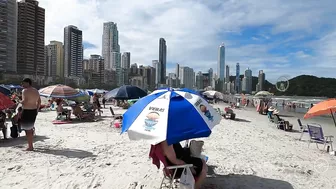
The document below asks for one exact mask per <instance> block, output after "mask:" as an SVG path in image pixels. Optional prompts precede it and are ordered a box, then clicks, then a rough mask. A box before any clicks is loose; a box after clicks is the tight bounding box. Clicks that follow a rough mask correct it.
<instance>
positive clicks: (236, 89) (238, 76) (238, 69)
mask: <svg viewBox="0 0 336 189" xmlns="http://www.w3.org/2000/svg"><path fill="white" fill-rule="evenodd" d="M240 87H241V86H240V66H239V63H237V64H236V82H235V91H236V93H240V91H241V88H240Z"/></svg>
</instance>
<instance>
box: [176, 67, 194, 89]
mask: <svg viewBox="0 0 336 189" xmlns="http://www.w3.org/2000/svg"><path fill="white" fill-rule="evenodd" d="M179 75H180V83H181V85H182V87H183V88H189V89H192V88H194V85H195V72H194V70H193V69H192V68H189V67H186V66H184V67H182V66H181V67H180V74H179Z"/></svg>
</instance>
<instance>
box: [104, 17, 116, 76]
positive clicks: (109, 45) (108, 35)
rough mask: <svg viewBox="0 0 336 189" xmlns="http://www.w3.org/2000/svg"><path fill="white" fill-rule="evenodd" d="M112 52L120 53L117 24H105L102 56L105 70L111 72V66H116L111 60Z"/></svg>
mask: <svg viewBox="0 0 336 189" xmlns="http://www.w3.org/2000/svg"><path fill="white" fill-rule="evenodd" d="M113 52H118V53H120V46H119V32H118V27H117V23H114V22H106V23H104V26H103V36H102V56H103V58H104V62H105V69H107V70H111V69H112V65H113V64H116V63H115V62H113V61H114V60H113V59H112V54H113Z"/></svg>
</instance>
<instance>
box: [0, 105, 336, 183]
mask: <svg viewBox="0 0 336 189" xmlns="http://www.w3.org/2000/svg"><path fill="white" fill-rule="evenodd" d="M215 106H220V107H221V108H223V107H224V104H222V105H215ZM124 111H125V110H122V109H118V108H115V112H116V113H123V112H124ZM235 112H236V113H237V118H238V119H237V120H235V121H232V120H225V119H223V120H222V121H221V124H220V125H217V126H216V127H215V128H214V130H213V133H212V134H211V136H210V137H209V138H205V139H201V140H204V141H205V146H204V153H205V154H206V155H207V156H208V157H209V161H208V166H209V172H208V178H207V179H206V182H205V184H204V187H203V188H204V189H206V188H209V189H210V188H211V189H213V188H218V189H224V188H225V189H245V188H246V189H258V188H261V189H272V188H274V189H292V188H295V189H296V188H297V189H301V188H302V189H316V188H318V189H324V188H325V189H333V188H336V156H331V155H329V154H328V153H326V152H325V151H322V150H319V149H317V148H316V145H315V144H311V145H310V147H309V148H308V143H307V141H306V140H307V139H308V136H307V135H305V136H304V137H303V140H304V141H299V140H298V138H299V136H300V133H297V132H284V131H282V130H277V129H276V128H275V126H274V125H273V124H271V123H269V122H268V120H267V117H266V116H262V115H259V114H258V113H257V112H255V111H252V109H247V110H235ZM55 117H56V113H55V112H54V111H46V112H41V113H39V115H38V117H37V122H36V133H37V136H36V137H35V144H34V145H35V148H36V151H35V152H25V151H24V149H25V147H26V145H27V144H26V138H25V136H21V137H20V138H18V139H10V140H8V141H4V140H2V139H1V140H0V162H1V164H0V188H1V189H40V188H41V189H91V188H97V189H155V188H158V187H159V185H160V182H161V179H162V177H163V174H162V171H161V170H158V169H157V168H156V167H155V166H154V165H153V164H152V163H151V160H150V159H149V157H148V153H149V148H150V145H148V144H147V143H146V142H145V141H130V140H129V139H128V136H127V134H123V135H120V129H117V128H113V127H111V126H110V122H111V114H110V112H109V110H108V109H104V113H103V114H102V119H101V120H100V121H98V122H91V123H88V122H87V123H86V122H85V123H79V122H77V123H72V124H63V125H53V124H52V123H51V121H52V120H54V119H55ZM286 119H287V118H286ZM288 119H289V120H290V121H291V122H293V124H294V129H298V127H297V126H298V125H297V123H296V122H294V121H292V120H295V117H291V118H288ZM291 119H292V120H291ZM327 134H328V133H326V135H327ZM22 135H24V134H22ZM1 137H2V135H1ZM335 146H336V145H335ZM335 148H336V147H335ZM321 149H322V146H321Z"/></svg>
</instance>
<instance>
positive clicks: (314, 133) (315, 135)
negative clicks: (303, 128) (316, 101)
mask: <svg viewBox="0 0 336 189" xmlns="http://www.w3.org/2000/svg"><path fill="white" fill-rule="evenodd" d="M307 128H308V133H309V137H310V139H309V141H308V148H309V146H310V143H315V144H316V147H317V148H318V149H319V147H318V144H323V149H325V147H326V145H327V144H329V145H330V148H331V151H334V149H333V145H332V143H333V141H332V138H334V136H324V134H323V129H322V127H321V125H319V124H316V123H314V124H308V125H307Z"/></svg>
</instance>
